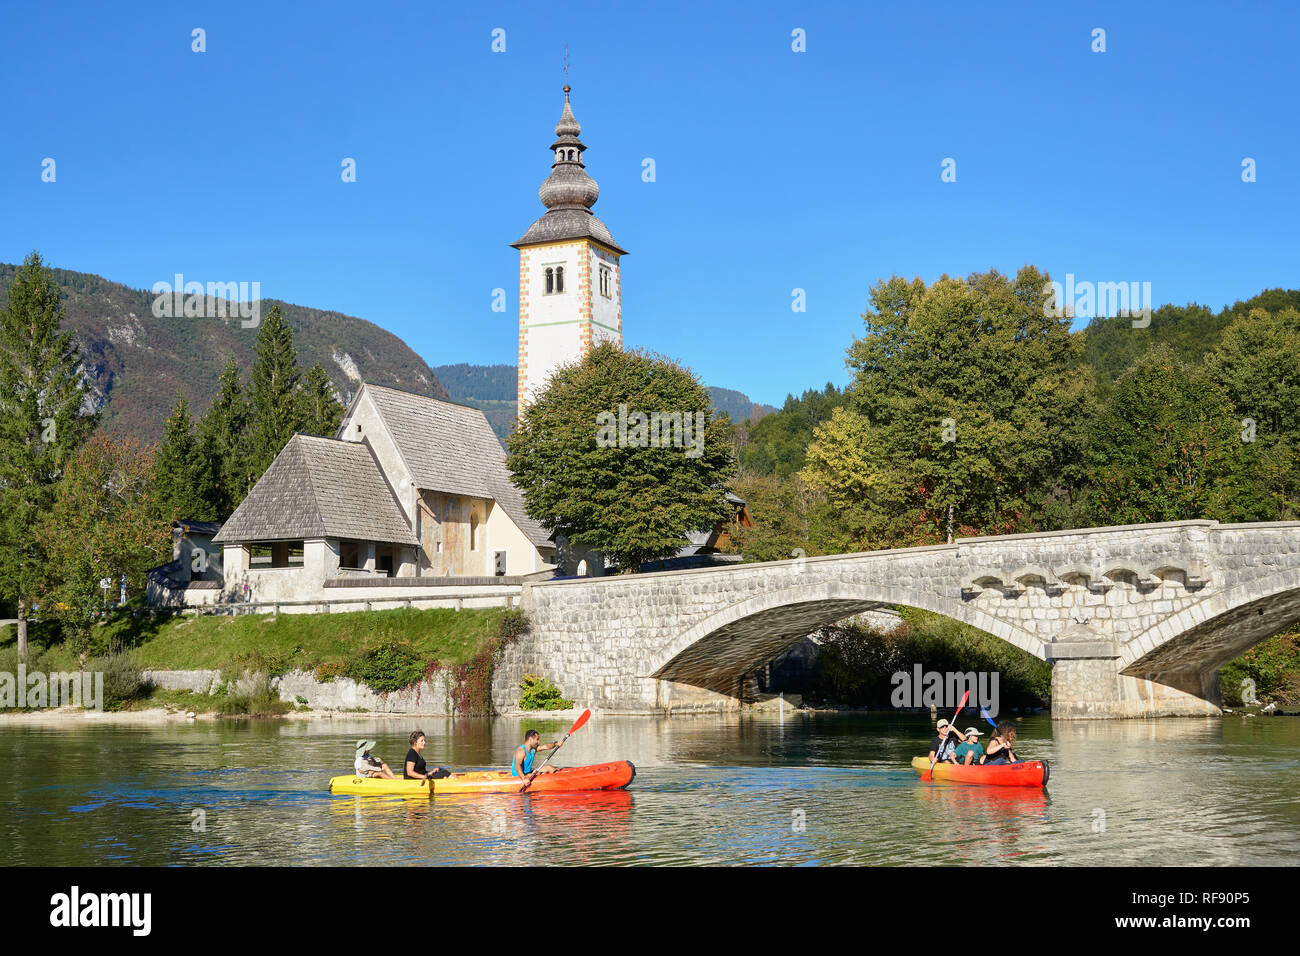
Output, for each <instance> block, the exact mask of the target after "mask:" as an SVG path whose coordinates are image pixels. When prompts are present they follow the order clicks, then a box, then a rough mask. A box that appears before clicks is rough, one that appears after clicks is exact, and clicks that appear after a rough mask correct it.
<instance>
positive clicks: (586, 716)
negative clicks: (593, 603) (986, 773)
mask: <svg viewBox="0 0 1300 956" xmlns="http://www.w3.org/2000/svg"><path fill="white" fill-rule="evenodd" d="M966 693H968V694H969V693H970V691H967V692H966ZM589 720H591V711H589V710H584V711H583V712H582V715H581V716H580V717H579V718H578V719H577V720H575V721H574V722H573V726H572V727H570V728H569V732H568V733H567V734H565V735H564V736H566V737H572V736H573V735H574V734H576V733H577V732H578V731H579V730H581V729H582V727H583V725H584V724H586V723H587V721H589Z"/></svg>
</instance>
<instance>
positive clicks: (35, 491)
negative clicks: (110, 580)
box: [0, 252, 96, 608]
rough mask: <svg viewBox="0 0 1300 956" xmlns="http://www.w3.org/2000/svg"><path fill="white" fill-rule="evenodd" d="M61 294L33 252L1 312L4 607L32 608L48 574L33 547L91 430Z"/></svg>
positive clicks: (0, 563) (0, 595)
mask: <svg viewBox="0 0 1300 956" xmlns="http://www.w3.org/2000/svg"><path fill="white" fill-rule="evenodd" d="M61 299H62V293H61V291H60V290H59V287H58V285H57V284H56V282H55V279H54V276H53V275H52V274H51V273H50V271H49V270H48V269H46V268H45V265H44V263H43V262H42V261H41V257H40V255H39V254H38V253H36V252H33V253H32V254H31V255H29V256H28V257H27V259H26V260H25V261H24V263H23V266H22V268H21V269H19V270H18V271H17V273H16V274H15V275H14V277H13V281H12V283H10V285H9V288H8V291H7V295H6V301H5V306H4V309H3V311H0V603H3V604H6V605H8V606H10V607H13V608H17V607H18V606H19V604H20V602H21V603H23V604H24V605H26V606H30V604H31V599H32V595H33V594H34V593H35V592H36V590H37V589H38V587H39V586H40V584H41V579H42V576H43V575H44V574H45V571H46V567H45V561H44V557H43V555H42V552H41V548H40V546H39V545H38V543H37V541H36V528H37V524H38V522H39V521H40V518H41V516H42V515H43V514H44V512H45V511H47V510H48V508H49V507H50V504H51V503H52V501H53V499H54V488H55V483H56V482H57V481H58V480H59V478H60V476H61V475H62V474H63V470H64V468H66V467H67V464H68V462H69V461H70V460H71V459H72V457H73V455H75V454H76V452H77V450H78V449H79V448H80V447H81V445H82V443H83V442H84V441H85V440H86V438H87V437H88V436H89V435H90V433H91V432H92V431H93V430H94V428H95V425H96V416H95V415H94V414H92V413H90V412H88V411H87V409H86V404H87V398H88V396H87V394H86V389H85V386H84V383H83V380H82V376H81V373H80V371H79V369H78V366H79V365H80V363H81V356H80V353H79V351H78V349H77V344H76V340H75V339H74V337H73V335H72V333H71V332H69V331H66V330H64V329H63V328H62V322H63V317H64V316H63V307H62V304H61Z"/></svg>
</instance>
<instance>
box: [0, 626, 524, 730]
mask: <svg viewBox="0 0 1300 956" xmlns="http://www.w3.org/2000/svg"><path fill="white" fill-rule="evenodd" d="M524 626H525V624H524V622H523V620H522V617H521V615H520V614H519V612H518V611H507V610H505V609H503V608H482V609H471V610H461V611H457V610H452V609H434V610H427V611H418V610H413V609H396V610H389V611H355V612H349V613H345V614H282V615H280V616H279V617H278V618H277V617H272V616H270V615H260V616H252V615H243V616H239V617H229V616H224V615H222V616H217V615H204V616H199V617H164V618H157V619H154V618H150V617H147V616H141V617H131V616H129V615H121V616H119V617H116V618H114V619H112V620H110V621H108V622H107V623H105V624H104V625H103V626H101V627H97V628H95V634H94V636H93V637H92V639H91V646H90V648H88V653H89V654H90V657H91V659H90V660H88V661H87V665H88V666H89V665H90V664H91V663H92V662H93V661H97V660H107V659H113V660H120V659H129V660H130V662H131V664H132V665H133V666H134V667H136V668H138V669H140V670H219V671H221V672H222V676H223V678H225V679H227V680H229V679H231V678H235V677H238V676H239V675H241V674H243V673H245V672H252V673H258V674H262V675H265V676H266V677H275V676H278V675H281V674H285V673H288V672H289V671H293V670H303V671H309V672H311V673H313V674H315V675H316V677H317V679H318V680H326V681H328V680H332V679H334V678H337V677H351V678H354V679H357V680H361V681H363V682H365V683H366V684H368V685H370V686H371V687H373V688H375V689H376V690H381V691H392V690H397V689H399V688H402V687H409V686H410V685H412V684H414V683H416V682H417V681H419V680H420V679H421V678H423V677H425V676H427V675H429V674H432V673H433V672H435V671H440V670H445V671H447V672H448V673H449V675H450V677H451V682H452V686H453V704H454V706H455V707H456V709H457V711H458V712H460V713H485V712H488V711H489V710H490V708H491V704H490V691H491V669H492V664H493V660H494V657H495V655H496V653H497V651H498V650H499V649H500V648H501V646H502V645H503V644H504V643H505V642H507V641H508V640H510V639H511V638H512V637H513V636H514V635H516V634H518V633H520V631H521V629H522V628H523V627H524ZM29 638H30V642H31V648H30V654H29V661H28V669H29V670H32V671H35V670H43V671H47V672H50V671H56V670H65V671H66V670H75V669H78V668H79V667H80V663H79V658H78V655H77V653H76V652H74V651H73V650H72V649H71V648H70V647H69V646H68V645H67V643H66V642H64V641H63V638H62V635H61V634H60V632H59V629H58V627H57V626H56V625H54V624H52V623H41V624H37V625H34V626H32V627H31V628H30V629H29ZM16 643H17V637H16V635H15V633H14V628H13V627H6V628H3V629H0V670H10V671H12V670H13V669H14V668H16V666H17V647H16ZM156 693H157V692H155V695H156ZM133 706H138V705H133Z"/></svg>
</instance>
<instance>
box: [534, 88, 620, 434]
mask: <svg viewBox="0 0 1300 956" xmlns="http://www.w3.org/2000/svg"><path fill="white" fill-rule="evenodd" d="M581 132H582V127H581V126H579V125H578V121H577V120H576V119H574V117H573V110H572V108H571V107H570V106H569V87H568V86H567V85H566V86H565V87H564V113H563V114H562V115H561V116H560V122H559V123H557V124H556V126H555V142H554V143H552V144H551V153H552V155H553V156H554V160H555V161H554V162H553V163H552V164H551V174H550V176H548V177H547V178H546V182H544V183H542V187H541V189H539V190H538V191H537V195H538V197H539V198H540V199H541V200H542V205H543V206H545V207H546V212H545V213H544V214H543V215H542V217H541V218H540V219H538V220H537V221H536V222H534V223H533V224H532V225H531V226H529V227H528V231H527V232H525V233H524V235H523V237H522V238H521V239H519V240H518V241H517V242H514V243H511V245H512V246H513V247H514V248H516V249H518V250H519V411H520V413H522V412H523V409H524V406H525V405H526V404H528V403H529V402H531V401H533V400H534V399H535V398H536V397H537V395H538V394H539V393H540V392H541V391H542V390H543V389H544V388H545V387H546V384H547V381H548V380H549V379H550V377H551V373H552V372H554V370H555V368H556V367H557V366H559V365H562V364H565V363H568V362H574V361H578V360H580V359H581V358H582V357H583V356H585V355H586V354H587V353H588V352H589V351H590V350H591V347H592V346H593V345H595V344H597V343H600V342H605V341H613V342H615V343H617V344H618V345H619V346H621V345H622V344H623V303H622V283H621V279H620V274H619V260H620V259H621V258H622V257H623V256H625V255H627V253H626V252H625V251H624V250H623V249H621V248H620V247H619V246H618V245H617V244H616V243H615V242H614V237H613V236H611V235H610V234H609V230H608V229H607V228H606V227H605V224H604V223H603V222H601V221H600V220H599V219H597V218H596V216H595V214H594V213H592V211H591V207H592V206H594V205H595V204H596V199H597V197H599V196H600V188H599V187H598V186H597V185H596V181H595V180H594V179H592V178H591V177H590V176H588V175H587V168H586V166H585V165H584V163H583V161H582V154H583V152H585V151H586V149H587V147H586V146H584V145H583V144H582V141H581V140H580V139H578V134H579V133H581Z"/></svg>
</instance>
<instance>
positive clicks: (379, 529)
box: [213, 435, 419, 545]
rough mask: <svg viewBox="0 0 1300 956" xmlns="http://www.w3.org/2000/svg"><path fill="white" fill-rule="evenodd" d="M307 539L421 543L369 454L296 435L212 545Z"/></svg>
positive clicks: (363, 447) (350, 445)
mask: <svg viewBox="0 0 1300 956" xmlns="http://www.w3.org/2000/svg"><path fill="white" fill-rule="evenodd" d="M306 538H354V539H358V540H362V541H380V542H384V543H389V544H406V545H414V544H418V543H419V542H418V541H416V538H415V532H413V531H412V530H411V528H410V526H409V525H408V524H407V523H406V518H405V517H404V516H403V515H402V509H401V507H400V506H399V505H398V503H397V499H396V498H394V497H393V491H392V489H391V488H390V487H389V486H388V482H387V481H386V480H385V478H384V474H383V472H382V471H381V470H380V468H379V463H378V462H376V461H375V458H374V455H372V454H371V452H370V449H369V447H368V446H366V445H364V444H359V443H356V442H346V441H338V440H336V439H333V438H318V437H316V436H313V435H294V436H293V437H292V438H291V439H289V442H288V444H286V445H285V446H284V448H283V449H282V450H281V451H280V454H278V455H276V457H275V461H273V462H271V466H270V467H269V468H267V469H266V473H265V474H263V475H262V477H261V479H260V480H259V481H258V482H257V484H256V485H255V486H254V487H253V490H252V491H250V492H249V493H248V497H246V498H245V499H244V501H243V503H242V504H240V506H239V507H238V508H236V509H235V513H234V514H232V515H231V516H230V519H229V520H228V521H227V522H226V523H225V524H224V525H223V526H222V528H221V532H220V533H219V534H218V535H217V536H216V537H215V538H214V539H213V540H214V541H218V542H227V541H230V542H248V541H296V540H301V539H306Z"/></svg>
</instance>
